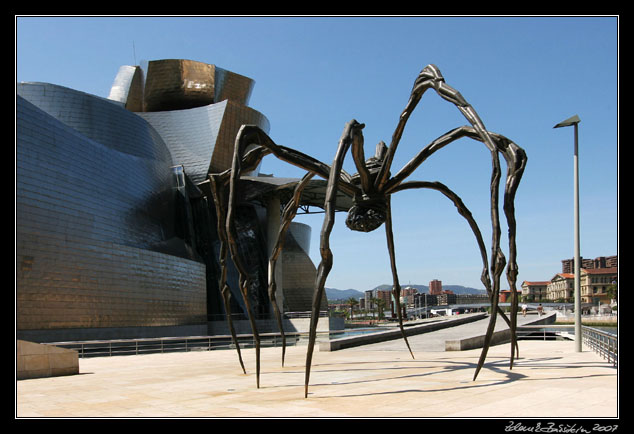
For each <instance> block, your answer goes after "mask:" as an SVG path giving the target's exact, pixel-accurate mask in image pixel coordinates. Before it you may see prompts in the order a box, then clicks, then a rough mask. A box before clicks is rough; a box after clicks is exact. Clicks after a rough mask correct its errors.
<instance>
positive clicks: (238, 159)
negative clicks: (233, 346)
mask: <svg viewBox="0 0 634 434" xmlns="http://www.w3.org/2000/svg"><path fill="white" fill-rule="evenodd" d="M271 153H272V154H274V155H275V156H276V157H277V158H279V159H281V160H283V161H286V162H288V163H290V164H293V165H295V166H297V167H300V168H302V169H304V170H307V171H309V172H312V173H315V174H317V175H319V176H321V177H323V178H325V179H330V178H332V171H331V168H330V166H328V165H327V164H324V163H322V162H320V161H318V160H316V159H314V158H312V157H310V156H308V155H306V154H303V153H301V152H299V151H296V150H294V149H291V148H287V147H285V146H279V145H277V144H275V143H274V142H273V140H271V138H270V137H269V136H268V135H267V134H266V133H265V132H264V131H263V130H262V129H260V128H259V127H257V126H255V125H242V126H241V127H240V130H239V131H238V134H237V136H236V140H235V147H234V153H233V160H232V164H231V169H229V170H226V171H225V172H223V173H221V174H220V176H221V178H222V179H223V180H225V179H228V183H229V199H228V206H227V215H226V234H227V243H228V245H229V251H230V253H231V257H232V259H233V262H234V264H235V266H236V268H237V269H238V273H239V275H240V278H239V282H240V291H241V293H242V296H243V299H244V303H245V307H246V311H247V315H248V317H249V322H250V324H251V329H252V332H253V340H254V342H255V356H256V381H257V387H258V388H259V387H260V336H259V333H258V331H257V325H256V322H255V318H254V316H253V312H252V310H251V305H250V302H249V298H248V288H249V287H250V285H251V278H250V276H249V273H248V271H247V270H246V268H245V266H244V264H243V261H242V259H241V257H240V254H239V251H238V245H237V233H236V228H235V222H234V219H235V217H234V215H235V209H236V206H237V200H238V191H237V190H238V182H239V180H240V175H241V174H242V172H243V171H247V170H253V169H254V168H255V167H257V164H259V162H260V161H261V159H262V158H263V157H264V156H266V155H268V154H271ZM342 172H343V171H342V170H341V168H340V170H339V171H338V172H337V175H336V177H335V178H334V179H335V183H336V184H338V186H339V187H340V188H341V190H342V191H345V192H347V193H348V194H353V195H354V194H358V193H359V192H360V189H359V188H358V187H356V186H354V185H353V184H351V183H350V182H349V180H348V179H349V176H348V177H347V178H346V176H344V173H342Z"/></svg>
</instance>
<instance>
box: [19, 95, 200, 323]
mask: <svg viewBox="0 0 634 434" xmlns="http://www.w3.org/2000/svg"><path fill="white" fill-rule="evenodd" d="M30 91H33V92H30ZM18 92H19V94H20V95H18V96H17V101H16V110H17V112H16V114H17V116H16V119H17V121H16V122H17V123H16V130H17V143H16V152H17V154H16V162H17V171H16V261H17V270H16V276H17V280H16V283H17V294H16V301H17V330H18V333H19V332H20V331H29V330H31V331H32V330H50V329H67V330H68V329H79V328H104V327H108V328H121V327H137V326H159V325H160V326H174V325H184V324H196V323H201V322H204V321H205V319H206V317H205V314H206V312H205V303H206V285H205V266H204V265H203V264H201V263H199V262H196V261H193V260H190V259H185V258H183V257H179V256H175V255H172V254H165V253H161V250H165V249H166V248H168V247H167V246H168V245H169V249H171V250H172V251H174V252H183V253H187V248H186V246H184V243H183V242H182V240H178V239H177V238H173V237H172V233H171V232H173V230H172V228H173V221H172V217H171V214H173V201H174V195H173V191H172V173H171V169H170V165H171V163H172V161H171V156H170V155H169V152H167V148H166V147H165V145H164V143H163V142H162V140H161V139H160V136H158V134H156V132H155V131H153V129H152V127H151V126H149V125H147V123H146V122H145V121H143V120H142V119H140V118H138V117H136V115H134V114H132V113H130V112H128V111H126V110H125V109H123V108H122V107H119V106H117V105H116V104H115V103H112V102H108V101H106V100H103V99H100V98H97V97H93V96H90V95H87V94H83V93H81V92H76V91H73V90H71V89H66V88H62V87H59V86H52V85H44V86H42V85H21V86H19V88H18ZM22 96H24V97H25V98H23V97H22ZM26 98H29V99H30V100H31V101H33V102H34V103H36V104H37V105H40V106H42V107H43V108H45V110H47V111H48V112H45V111H44V110H41V109H39V108H38V107H36V106H35V105H34V104H33V103H31V102H29V101H27V100H26ZM49 113H54V114H55V117H53V116H51V114H49ZM89 113H92V116H90V115H89ZM62 120H64V121H66V122H68V124H70V125H68V124H67V123H66V122H62ZM126 130H127V131H128V133H129V135H131V136H132V137H129V136H128V135H126V134H124V133H123V131H126Z"/></svg>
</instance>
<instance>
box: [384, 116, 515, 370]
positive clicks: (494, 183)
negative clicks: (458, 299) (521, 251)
mask: <svg viewBox="0 0 634 434" xmlns="http://www.w3.org/2000/svg"><path fill="white" fill-rule="evenodd" d="M461 137H469V138H472V139H474V140H479V141H482V142H485V137H483V135H482V134H481V133H480V132H479V131H478V130H477V129H476V128H472V127H467V126H463V127H459V128H456V129H454V130H452V131H449V132H448V133H446V134H444V135H443V136H441V137H439V138H438V139H436V140H434V141H433V142H432V143H430V144H429V145H427V146H426V147H425V148H424V149H423V150H421V151H420V152H419V153H418V154H417V155H416V156H415V157H414V158H413V159H412V160H410V162H408V163H407V164H406V165H405V166H404V167H403V169H401V170H400V171H399V172H398V173H397V174H396V175H395V176H394V177H393V178H391V179H390V180H389V181H388V182H386V184H385V191H386V193H387V194H391V193H393V192H396V191H399V190H402V189H406V188H413V187H408V186H407V185H406V184H409V185H411V183H405V184H403V185H401V183H402V182H403V180H404V179H406V178H407V177H408V176H409V175H411V173H412V172H413V171H414V170H415V169H416V168H417V167H418V166H420V164H422V163H423V162H424V161H425V160H426V159H427V158H428V157H429V156H431V155H432V154H433V153H434V152H436V151H438V150H440V149H442V148H443V147H445V146H446V145H448V144H449V143H451V142H453V141H455V140H457V139H459V138H461ZM486 137H487V138H488V139H489V140H491V142H492V143H493V144H494V146H495V151H494V152H492V157H493V173H492V178H491V220H492V225H493V242H492V245H493V247H492V257H493V260H494V261H493V267H492V270H491V271H492V273H493V288H492V289H491V282H490V280H489V279H488V276H487V277H485V275H484V274H483V276H482V281H483V283H485V286H486V288H487V292H488V293H489V296H490V297H491V298H492V300H491V302H492V307H493V310H492V312H498V313H499V314H500V316H502V318H503V319H504V320H505V321H506V323H507V324H508V325H509V328H510V329H511V347H512V351H511V368H512V367H513V360H514V353H513V348H514V349H515V350H516V352H517V356H518V357H519V346H518V344H517V338H516V333H515V331H516V329H517V318H516V316H517V301H518V300H517V289H516V286H515V284H516V278H517V272H518V267H517V262H516V256H517V251H516V221H515V207H514V200H515V192H516V191H517V188H518V186H519V183H520V180H521V176H522V174H523V171H524V168H525V166H526V161H527V158H526V153H525V152H524V150H523V149H522V148H520V147H519V146H517V145H516V144H515V143H513V142H512V141H510V140H509V139H507V138H506V137H504V136H502V135H499V134H496V133H491V132H487V134H486ZM485 143H486V142H485ZM487 147H489V146H487ZM498 153H501V154H502V155H503V156H504V158H505V159H506V162H507V167H508V169H507V177H506V186H505V193H504V212H505V216H506V219H507V223H508V231H509V263H508V267H507V280H508V282H509V286H510V288H511V294H512V297H511V319H510V321H509V319H508V318H507V316H506V315H505V314H504V313H503V312H502V310H501V308H500V307H499V306H498V304H497V303H498V300H497V297H498V294H499V278H500V275H501V273H502V270H503V268H504V266H505V264H506V260H505V258H504V255H503V254H502V252H501V250H500V248H499V240H500V227H499V214H498V188H499V177H500V165H499V158H498ZM472 228H473V226H472ZM478 238H481V236H478ZM478 243H479V245H480V250H481V252H482V245H481V242H480V240H479V241H478ZM495 317H496V315H492V316H491V318H490V323H489V327H488V328H487V333H486V336H485V345H484V347H483V352H482V355H481V358H480V361H479V363H478V368H477V369H476V375H475V376H474V379H475V378H476V377H477V374H478V372H479V370H480V369H481V367H482V364H483V363H484V359H485V358H486V353H487V351H488V347H489V345H490V341H491V338H492V334H493V331H494V328H495Z"/></svg>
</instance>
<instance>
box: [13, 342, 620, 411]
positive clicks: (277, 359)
mask: <svg viewBox="0 0 634 434" xmlns="http://www.w3.org/2000/svg"><path fill="white" fill-rule="evenodd" d="M509 353H510V345H509V344H504V345H498V346H495V347H491V349H490V350H489V355H488V357H487V362H486V364H485V366H484V368H483V369H482V371H481V372H480V374H479V376H478V379H477V380H476V381H472V377H473V374H474V369H475V366H476V364H477V361H478V357H479V355H480V350H468V351H451V352H443V351H429V352H424V351H421V350H420V347H419V348H416V349H414V355H415V357H416V359H415V360H412V358H411V356H410V355H409V352H408V351H407V349H406V347H405V345H404V344H402V349H401V350H397V349H395V348H393V347H390V349H389V350H386V351H381V350H371V349H370V348H365V349H363V350H362V351H361V350H359V349H354V348H353V349H349V350H340V351H335V352H320V351H317V350H316V351H315V353H314V357H313V368H312V371H311V381H310V388H309V395H308V398H307V399H305V398H304V361H305V357H306V355H305V354H306V347H305V346H298V347H289V348H287V351H286V366H285V367H283V368H282V367H281V366H280V365H281V349H280V348H263V349H262V357H261V359H262V373H261V379H260V382H261V387H260V389H257V388H256V384H255V374H254V370H255V360H254V355H255V352H254V350H253V349H244V350H243V351H242V354H243V358H244V361H245V366H246V368H247V375H244V374H243V373H242V371H241V369H240V366H239V364H238V359H237V355H236V352H235V351H230V350H217V351H205V352H187V353H171V354H148V355H141V356H117V357H103V358H92V359H80V367H79V368H80V374H79V375H73V376H66V377H55V378H40V379H30V380H21V381H17V382H16V403H15V404H16V416H17V418H40V417H44V418H56V417H65V418H79V417H81V418H84V417H87V418H90V417H96V418H110V417H130V418H170V417H179V418H207V417H229V418H267V417H275V418H304V417H307V418H320V417H328V418H330V417H359V418H367V417H372V418H377V417H378V418H381V417H390V418H520V417H521V418H533V417H535V418H613V417H617V416H618V388H617V384H618V378H617V373H618V371H617V369H616V368H614V367H612V365H610V364H608V363H606V362H605V361H603V359H601V358H600V357H599V356H598V355H596V354H595V353H593V352H591V351H590V350H588V349H586V348H585V347H584V351H582V352H580V353H578V352H576V351H575V349H574V342H572V341H520V358H519V359H518V360H516V364H515V366H514V367H513V369H512V370H509V369H508V366H509Z"/></svg>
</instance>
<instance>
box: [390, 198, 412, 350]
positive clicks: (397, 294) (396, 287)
mask: <svg viewBox="0 0 634 434" xmlns="http://www.w3.org/2000/svg"><path fill="white" fill-rule="evenodd" d="M390 202H391V201H390V197H389V196H388V197H387V210H386V211H387V213H386V217H387V218H386V219H385V235H386V238H387V248H388V251H389V253H390V265H391V267H392V279H393V283H392V294H393V295H394V304H395V305H396V312H397V318H398V325H399V327H400V329H401V335H402V336H403V340H405V344H406V345H407V349H408V350H409V353H410V355H411V356H412V359H415V357H414V353H413V352H412V348H411V347H410V345H409V342H408V340H407V335H406V334H405V329H404V328H403V312H402V310H401V285H400V284H399V281H398V273H397V271H396V256H395V254H394V234H393V233H392V209H391V208H392V206H391V204H390Z"/></svg>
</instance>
